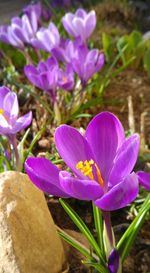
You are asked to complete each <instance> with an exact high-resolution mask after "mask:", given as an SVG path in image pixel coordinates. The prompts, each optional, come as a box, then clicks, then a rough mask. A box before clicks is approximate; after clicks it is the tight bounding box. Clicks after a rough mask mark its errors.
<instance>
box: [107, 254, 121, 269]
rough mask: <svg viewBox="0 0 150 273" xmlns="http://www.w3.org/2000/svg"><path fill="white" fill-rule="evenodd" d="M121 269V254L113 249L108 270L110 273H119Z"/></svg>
mask: <svg viewBox="0 0 150 273" xmlns="http://www.w3.org/2000/svg"><path fill="white" fill-rule="evenodd" d="M118 268H119V253H118V252H117V250H116V249H113V250H112V251H111V253H110V255H109V257H108V269H109V272H110V273H117V272H118V271H117V270H118Z"/></svg>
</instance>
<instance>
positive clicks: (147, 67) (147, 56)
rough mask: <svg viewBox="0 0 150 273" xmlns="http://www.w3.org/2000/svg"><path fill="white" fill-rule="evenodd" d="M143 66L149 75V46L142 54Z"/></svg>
mask: <svg viewBox="0 0 150 273" xmlns="http://www.w3.org/2000/svg"><path fill="white" fill-rule="evenodd" d="M144 68H145V70H146V71H147V72H148V75H149V76H150V48H149V49H148V50H147V51H146V53H145V56H144Z"/></svg>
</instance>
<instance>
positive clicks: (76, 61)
mask: <svg viewBox="0 0 150 273" xmlns="http://www.w3.org/2000/svg"><path fill="white" fill-rule="evenodd" d="M104 61H105V58H104V54H103V53H100V52H99V50H98V49H92V50H89V49H88V48H87V47H86V46H85V45H81V46H79V47H78V49H77V50H76V54H75V56H74V58H73V59H72V66H73V69H74V72H76V73H77V75H78V76H79V78H80V79H81V83H82V85H83V86H85V85H86V83H87V82H88V80H89V79H90V78H91V77H92V76H93V75H94V74H95V73H96V72H98V71H100V70H101V69H102V67H103V65H104Z"/></svg>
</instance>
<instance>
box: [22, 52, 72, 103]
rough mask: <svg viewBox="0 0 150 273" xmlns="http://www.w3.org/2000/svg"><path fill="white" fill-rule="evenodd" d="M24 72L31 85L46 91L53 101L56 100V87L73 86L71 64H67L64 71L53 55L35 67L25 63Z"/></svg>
mask: <svg viewBox="0 0 150 273" xmlns="http://www.w3.org/2000/svg"><path fill="white" fill-rule="evenodd" d="M24 73H25V75H26V77H27V78H28V80H29V81H30V82H31V83H32V84H33V85H35V86H36V87H38V88H40V89H42V90H43V91H46V92H47V93H48V94H49V95H50V97H51V100H52V101H53V102H54V101H55V100H56V95H57V94H56V89H57V88H58V87H59V88H60V87H61V88H63V89H65V90H72V88H73V86H74V73H73V70H72V68H71V65H67V66H66V70H65V71H64V70H63V69H60V68H59V65H58V62H57V60H56V59H55V58H54V57H49V58H48V59H47V60H46V61H45V62H42V61H41V62H39V64H38V66H37V67H35V66H34V65H26V66H25V67H24Z"/></svg>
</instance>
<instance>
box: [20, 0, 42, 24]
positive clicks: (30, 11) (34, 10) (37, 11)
mask: <svg viewBox="0 0 150 273" xmlns="http://www.w3.org/2000/svg"><path fill="white" fill-rule="evenodd" d="M23 13H24V14H26V15H27V16H28V18H29V19H30V20H31V21H32V17H33V16H36V18H37V22H38V21H39V20H40V17H41V15H42V4H41V2H40V1H38V2H36V3H34V4H32V3H31V4H30V5H27V6H26V7H25V8H23Z"/></svg>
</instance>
